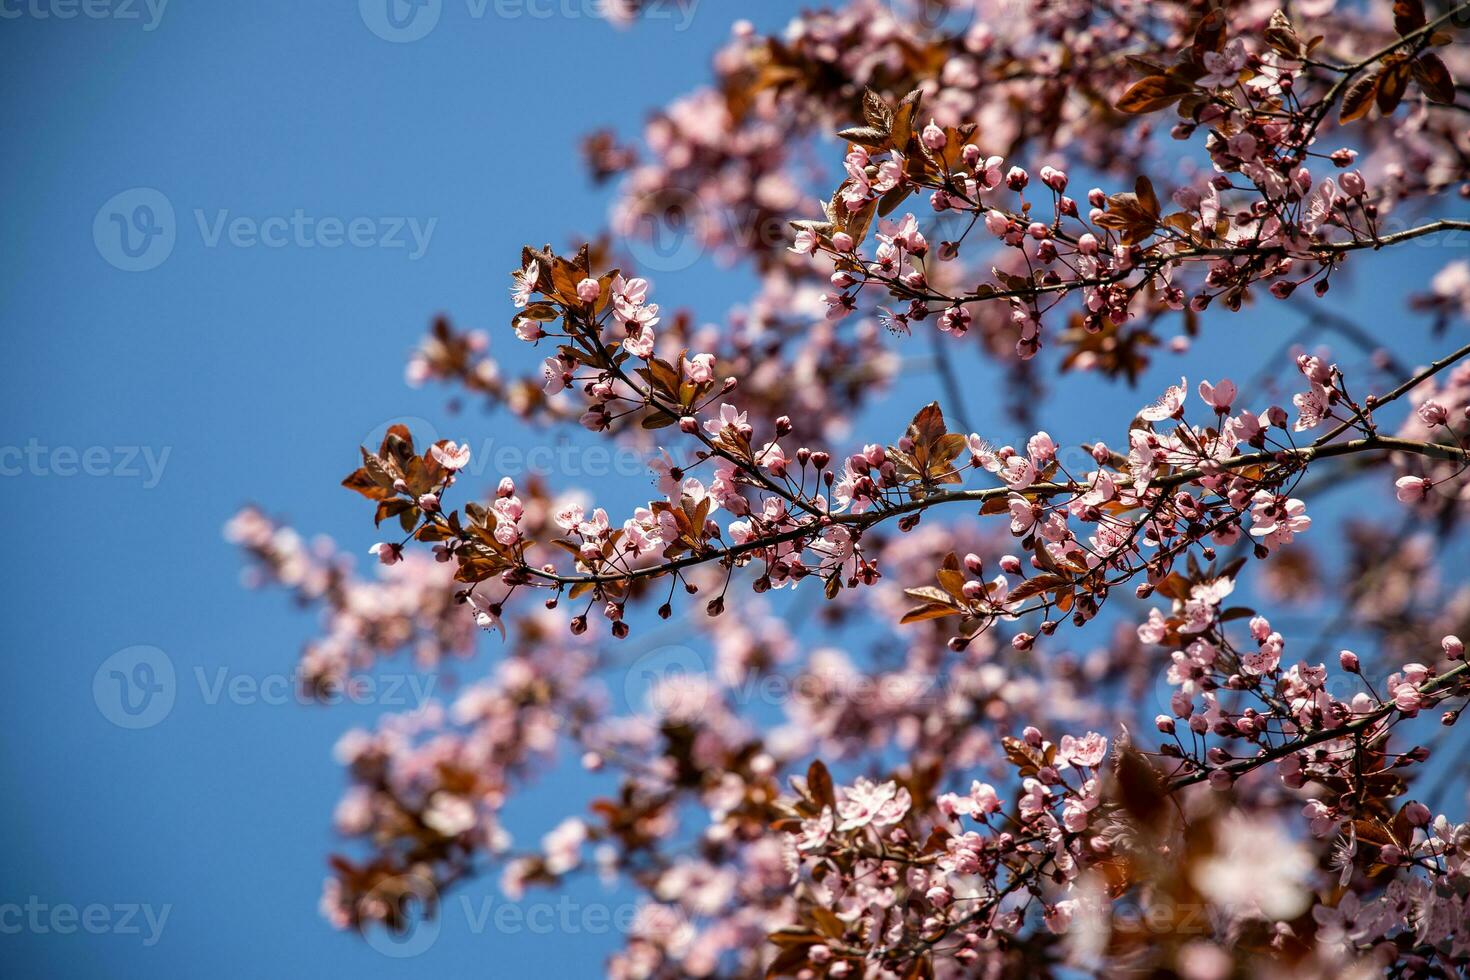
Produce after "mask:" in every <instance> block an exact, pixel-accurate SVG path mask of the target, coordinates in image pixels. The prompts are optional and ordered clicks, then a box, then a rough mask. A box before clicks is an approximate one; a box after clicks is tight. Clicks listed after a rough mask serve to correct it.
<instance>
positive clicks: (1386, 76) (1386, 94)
mask: <svg viewBox="0 0 1470 980" xmlns="http://www.w3.org/2000/svg"><path fill="white" fill-rule="evenodd" d="M1412 71H1413V69H1412V68H1411V67H1410V63H1409V62H1408V61H1407V60H1403V59H1401V60H1399V61H1395V62H1392V63H1390V62H1388V61H1385V62H1384V64H1383V68H1382V69H1381V70H1380V71H1379V72H1378V96H1377V102H1378V111H1379V112H1381V113H1383V114H1384V115H1385V116H1387V115H1389V114H1391V113H1392V112H1393V111H1394V109H1396V108H1398V104H1399V102H1400V101H1401V100H1402V99H1403V97H1404V91H1405V90H1406V89H1407V88H1408V87H1409V75H1410V73H1411V72H1412Z"/></svg>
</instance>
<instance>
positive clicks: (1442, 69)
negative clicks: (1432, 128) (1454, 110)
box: [1413, 51, 1455, 105]
mask: <svg viewBox="0 0 1470 980" xmlns="http://www.w3.org/2000/svg"><path fill="white" fill-rule="evenodd" d="M1413 71H1414V80H1415V81H1417V82H1418V83H1419V87H1420V88H1422V89H1423V90H1424V96H1425V98H1427V99H1429V101H1430V102H1437V103H1439V104H1440V105H1453V104H1454V101H1455V79H1454V77H1453V76H1452V75H1450V70H1449V68H1448V67H1446V66H1445V63H1444V62H1443V61H1441V60H1440V58H1439V55H1437V54H1434V53H1433V52H1428V51H1426V52H1425V53H1424V54H1422V55H1420V56H1419V60H1417V61H1415V62H1414V63H1413Z"/></svg>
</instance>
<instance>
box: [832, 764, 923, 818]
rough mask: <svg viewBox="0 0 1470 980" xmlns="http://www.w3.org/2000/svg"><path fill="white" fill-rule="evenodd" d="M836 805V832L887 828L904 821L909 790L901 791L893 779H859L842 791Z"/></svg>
mask: <svg viewBox="0 0 1470 980" xmlns="http://www.w3.org/2000/svg"><path fill="white" fill-rule="evenodd" d="M840 795H841V799H839V800H838V803H837V814H838V816H840V817H841V818H842V822H841V823H840V824H838V825H837V829H838V830H839V831H846V830H857V829H858V828H860V827H866V826H869V825H872V826H873V827H889V826H892V825H893V824H896V823H898V822H899V821H900V820H902V819H903V817H904V814H906V813H908V812H909V806H910V805H911V801H910V799H909V791H908V790H906V789H900V788H899V786H898V784H897V783H895V782H893V781H892V780H890V781H888V782H886V783H875V782H873V781H872V780H870V779H867V778H865V777H862V776H859V777H858V779H857V782H856V783H854V784H853V785H852V786H851V787H847V788H844V789H843V790H842V792H841V794H840Z"/></svg>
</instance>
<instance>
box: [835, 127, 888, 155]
mask: <svg viewBox="0 0 1470 980" xmlns="http://www.w3.org/2000/svg"><path fill="white" fill-rule="evenodd" d="M837 135H838V136H840V137H841V138H842V139H845V140H847V142H849V143H857V144H859V145H860V146H866V147H868V148H870V149H874V150H885V149H887V148H888V142H889V140H888V131H887V130H886V129H879V128H878V127H876V126H853V127H851V128H849V129H844V130H841V131H839V132H838V134H837Z"/></svg>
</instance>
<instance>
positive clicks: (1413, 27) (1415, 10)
mask: <svg viewBox="0 0 1470 980" xmlns="http://www.w3.org/2000/svg"><path fill="white" fill-rule="evenodd" d="M1426 23H1428V22H1427V21H1426V20H1425V19H1424V4H1423V3H1421V2H1420V0H1397V2H1396V3H1395V4H1394V5H1393V29H1394V30H1396V31H1398V32H1399V37H1407V36H1408V35H1410V34H1412V33H1414V32H1415V31H1417V30H1418V29H1419V28H1421V27H1423V26H1424V25H1425V24H1426Z"/></svg>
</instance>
